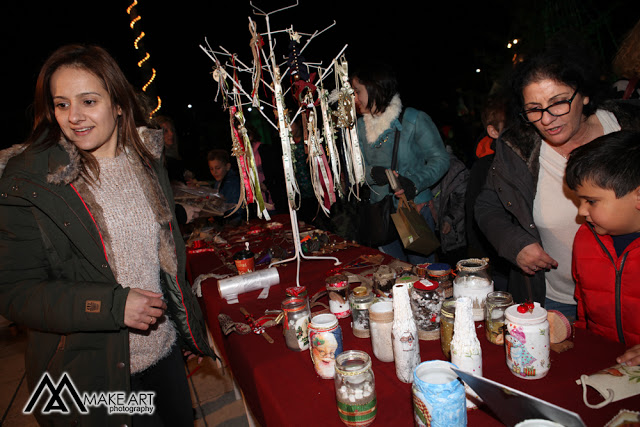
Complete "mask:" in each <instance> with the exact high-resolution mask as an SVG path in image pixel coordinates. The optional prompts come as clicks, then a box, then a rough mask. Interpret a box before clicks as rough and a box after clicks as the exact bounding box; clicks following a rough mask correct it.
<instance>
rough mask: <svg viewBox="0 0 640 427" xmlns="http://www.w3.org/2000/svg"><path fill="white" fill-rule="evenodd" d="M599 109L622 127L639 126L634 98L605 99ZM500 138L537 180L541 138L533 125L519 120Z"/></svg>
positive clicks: (639, 110) (639, 111)
mask: <svg viewBox="0 0 640 427" xmlns="http://www.w3.org/2000/svg"><path fill="white" fill-rule="evenodd" d="M600 109H602V110H606V111H610V112H611V113H613V115H614V116H616V119H617V120H618V123H619V124H620V126H621V127H622V129H629V128H633V129H638V128H640V102H638V101H636V100H634V101H622V100H611V101H606V102H604V103H603V104H602V105H601V106H600ZM500 139H502V141H503V142H504V143H505V145H507V146H509V147H510V148H511V149H512V150H513V152H514V153H516V155H517V156H518V157H520V158H521V159H522V160H523V161H524V162H525V163H526V165H527V168H528V169H529V171H530V172H531V174H532V175H533V176H534V177H536V180H537V176H538V171H539V170H540V147H541V146H542V138H541V137H540V134H538V132H537V131H536V129H535V127H534V126H533V125H529V124H526V123H524V122H521V121H520V122H519V123H518V124H515V125H513V126H511V127H509V128H507V129H505V131H504V132H503V133H502V135H500Z"/></svg>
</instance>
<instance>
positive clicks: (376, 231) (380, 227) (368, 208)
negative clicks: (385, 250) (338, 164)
mask: <svg viewBox="0 0 640 427" xmlns="http://www.w3.org/2000/svg"><path fill="white" fill-rule="evenodd" d="M403 115H404V110H402V112H401V113H400V116H399V117H398V120H399V121H400V122H402V116H403ZM399 143H400V132H399V131H398V130H396V134H395V139H394V142H393V155H392V157H391V169H393V170H395V168H396V164H397V163H398V145H399ZM365 188H366V189H367V190H368V188H367V187H365ZM393 198H394V195H393V194H387V195H386V196H384V198H383V199H382V200H380V201H379V202H376V203H369V200H368V197H363V199H362V202H361V203H360V207H359V209H358V216H359V218H360V224H359V227H358V243H360V244H361V245H364V246H368V247H370V248H377V247H379V246H384V245H388V244H389V243H391V242H393V241H395V240H398V232H397V231H396V227H395V226H394V225H393V221H392V219H391V214H392V213H394V212H395V207H394V201H393Z"/></svg>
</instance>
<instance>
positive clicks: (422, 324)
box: [410, 279, 444, 341]
mask: <svg viewBox="0 0 640 427" xmlns="http://www.w3.org/2000/svg"><path fill="white" fill-rule="evenodd" d="M410 297H411V311H412V313H413V320H415V322H416V327H417V328H418V338H419V339H421V340H424V341H432V340H437V339H440V309H441V307H442V303H443V302H444V292H443V290H442V288H440V286H439V285H438V283H436V282H434V281H430V280H426V279H423V280H419V281H417V282H415V283H414V284H413V288H412V289H411V292H410Z"/></svg>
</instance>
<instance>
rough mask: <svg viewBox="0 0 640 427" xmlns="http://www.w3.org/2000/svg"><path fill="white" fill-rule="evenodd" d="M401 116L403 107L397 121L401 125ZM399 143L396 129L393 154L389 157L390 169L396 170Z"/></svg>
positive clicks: (398, 132) (398, 134)
mask: <svg viewBox="0 0 640 427" xmlns="http://www.w3.org/2000/svg"><path fill="white" fill-rule="evenodd" d="M402 116H404V108H403V109H402V111H400V115H399V116H398V121H399V122H400V124H401V125H402ZM399 145H400V131H399V130H398V129H396V136H395V140H394V142H393V156H392V157H391V170H396V165H397V164H398V146H399Z"/></svg>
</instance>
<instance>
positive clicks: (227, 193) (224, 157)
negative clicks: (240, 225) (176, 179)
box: [207, 149, 241, 222]
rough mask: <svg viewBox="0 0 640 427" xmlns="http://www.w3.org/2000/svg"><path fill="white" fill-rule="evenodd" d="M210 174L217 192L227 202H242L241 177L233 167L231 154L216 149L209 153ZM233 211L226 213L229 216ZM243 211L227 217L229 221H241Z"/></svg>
mask: <svg viewBox="0 0 640 427" xmlns="http://www.w3.org/2000/svg"><path fill="white" fill-rule="evenodd" d="M207 162H208V163H209V172H211V176H212V177H213V183H212V187H213V189H214V190H217V191H218V192H219V193H220V194H221V195H222V196H223V197H224V200H225V202H227V203H232V204H237V203H238V200H240V176H239V175H238V172H236V171H235V169H233V168H232V167H231V162H230V161H229V153H228V152H227V151H225V150H221V149H215V150H211V151H209V152H208V153H207ZM231 210H232V209H230V210H228V211H227V212H225V214H228V213H229V212H231ZM240 212H241V209H238V210H237V211H236V212H234V213H233V214H232V215H231V216H229V217H225V218H226V220H227V221H234V222H235V221H239V220H240Z"/></svg>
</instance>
